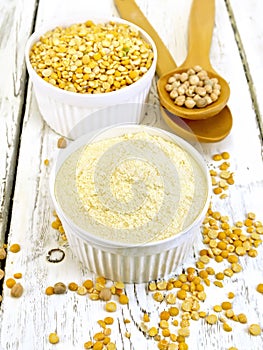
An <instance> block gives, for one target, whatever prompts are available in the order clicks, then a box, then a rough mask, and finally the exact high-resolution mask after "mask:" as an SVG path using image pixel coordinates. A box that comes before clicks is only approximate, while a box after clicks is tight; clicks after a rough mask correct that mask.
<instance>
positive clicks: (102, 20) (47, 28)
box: [24, 16, 157, 100]
mask: <svg viewBox="0 0 263 350" xmlns="http://www.w3.org/2000/svg"><path fill="white" fill-rule="evenodd" d="M90 19H91V20H92V21H94V22H95V23H107V22H111V21H113V22H116V23H123V24H127V25H129V26H130V27H133V28H135V29H136V30H138V31H139V32H140V33H141V35H142V37H143V38H144V39H146V41H147V42H148V43H149V44H150V45H151V47H152V50H153V61H152V64H151V67H150V68H149V69H148V71H147V72H146V73H145V74H144V75H143V76H142V77H141V78H140V79H138V80H137V81H136V82H134V83H132V84H130V85H128V86H125V87H124V88H121V89H118V90H115V91H110V92H105V93H104V92H101V93H98V94H89V93H78V92H73V91H67V90H64V89H61V88H59V87H57V86H53V85H52V84H50V83H48V82H47V81H45V80H44V79H43V78H41V77H40V76H39V75H38V74H37V72H36V71H35V70H34V69H33V67H32V65H31V62H30V59H29V52H30V49H31V47H32V46H33V44H34V43H35V42H37V41H38V40H39V38H40V37H41V36H42V35H43V34H45V33H46V32H47V31H50V30H52V29H55V28H56V27H59V26H64V27H66V26H70V25H72V24H75V23H84V20H83V21H81V20H78V19H76V20H72V17H71V18H70V19H69V18H64V19H61V21H59V23H57V24H56V25H51V24H47V23H46V24H44V25H42V26H41V27H40V28H39V29H37V30H36V31H35V32H33V33H32V34H31V35H30V36H29V38H28V39H27V42H26V46H25V52H24V56H25V62H26V67H27V70H28V73H29V76H30V78H31V79H32V80H33V83H34V80H35V81H36V82H37V83H38V84H41V85H42V87H45V88H46V89H49V90H50V92H53V93H55V94H56V95H62V96H63V97H69V98H72V97H73V98H78V99H79V100H87V99H92V100H95V99H98V100H99V99H101V98H102V97H104V98H105V96H107V97H109V98H113V97H119V95H122V94H128V92H129V91H133V89H135V88H139V87H140V85H143V83H144V82H145V81H147V80H148V79H149V75H150V74H151V73H152V74H153V75H154V73H155V70H156V65H157V47H156V45H155V42H154V40H153V39H152V38H151V36H150V35H149V34H148V33H147V32H146V31H145V30H143V29H142V28H141V27H139V26H137V25H136V24H134V23H132V22H129V21H127V20H125V19H122V18H120V17H116V16H110V17H108V18H105V17H97V16H96V17H93V16H90Z"/></svg>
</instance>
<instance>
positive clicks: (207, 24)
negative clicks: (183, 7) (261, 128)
mask: <svg viewBox="0 0 263 350" xmlns="http://www.w3.org/2000/svg"><path fill="white" fill-rule="evenodd" d="M214 21H215V1H214V0H193V2H192V7H191V11H190V17H189V25H188V54H187V57H186V59H185V61H184V62H183V64H182V65H181V66H180V67H178V68H176V69H174V70H170V71H169V72H166V73H165V74H162V75H161V77H160V79H159V81H158V83H157V88H158V93H159V97H160V102H161V104H162V105H163V106H164V107H165V108H166V109H167V110H168V111H169V112H171V113H172V114H174V115H177V116H179V117H181V118H187V119H191V120H199V119H206V118H211V117H213V116H214V115H216V114H218V113H219V112H220V111H221V110H222V109H223V108H224V107H225V105H226V104H227V101H228V99H229V95H230V88H229V85H228V83H227V82H226V81H225V79H223V78H222V77H221V76H220V75H219V74H217V73H216V71H215V70H214V69H213V67H212V65H211V63H210V60H209V52H210V47H211V42H212V34H213V28H214ZM195 65H199V66H201V67H202V68H203V69H204V70H205V71H206V72H207V73H208V76H209V78H217V79H218V82H219V84H220V85H221V94H220V95H219V98H218V100H217V101H215V102H212V103H211V104H209V105H207V106H206V107H203V108H197V107H194V108H191V109H190V108H187V107H180V106H177V105H176V104H175V103H174V101H173V100H172V99H171V97H170V96H169V93H168V92H167V91H166V89H165V86H166V84H167V80H168V78H169V77H171V76H172V75H174V74H176V73H183V72H186V71H187V70H188V69H189V68H193V67H194V66H195Z"/></svg>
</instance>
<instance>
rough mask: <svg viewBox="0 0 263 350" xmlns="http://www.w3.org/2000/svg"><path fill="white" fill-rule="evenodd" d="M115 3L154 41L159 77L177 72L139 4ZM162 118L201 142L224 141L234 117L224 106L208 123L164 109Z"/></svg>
mask: <svg viewBox="0 0 263 350" xmlns="http://www.w3.org/2000/svg"><path fill="white" fill-rule="evenodd" d="M198 1H199V0H198ZM201 1H202V0H201ZM205 1H207V0H205ZM114 2H115V5H116V7H117V9H118V12H119V14H120V16H121V17H122V18H124V19H126V20H127V21H130V22H132V23H134V24H136V25H138V26H139V27H141V28H142V29H144V30H145V31H146V32H147V33H148V34H149V35H150V36H151V37H152V39H153V40H154V42H155V44H156V47H157V54H158V57H157V67H156V72H157V74H158V76H159V77H160V76H162V75H163V74H165V72H167V71H172V70H174V69H176V63H175V62H174V59H173V57H172V56H171V54H170V52H169V50H168V49H167V47H166V46H165V45H164V43H163V41H162V40H161V38H160V37H159V35H158V34H157V32H156V31H155V29H154V28H153V27H152V26H151V24H150V23H149V22H148V20H147V18H146V17H145V16H144V15H143V13H142V12H141V10H140V8H139V7H138V6H137V5H136V2H135V1H134V0H114ZM162 115H163V119H164V121H165V122H166V124H167V125H168V126H169V127H170V128H171V129H172V130H173V131H174V132H175V133H176V134H178V135H180V136H182V137H184V138H187V139H189V138H191V137H192V136H193V134H194V135H195V137H196V138H197V139H198V140H199V141H200V142H218V141H220V140H222V139H224V138H225V137H226V136H227V135H228V134H229V132H230V131H231V128H232V115H231V112H230V110H229V108H228V107H224V108H223V109H222V110H221V111H220V113H219V114H217V115H215V116H214V117H212V118H209V119H206V120H204V119H202V120H195V121H193V120H188V119H184V120H182V119H180V118H178V117H176V116H175V115H173V113H170V112H168V111H167V110H165V109H162Z"/></svg>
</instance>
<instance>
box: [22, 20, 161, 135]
mask: <svg viewBox="0 0 263 350" xmlns="http://www.w3.org/2000/svg"><path fill="white" fill-rule="evenodd" d="M88 17H89V16H87V15H85V16H84V14H79V15H78V16H76V15H72V16H70V17H68V18H65V19H64V20H63V21H60V22H59V23H55V24H54V23H53V22H52V24H49V25H45V26H43V27H42V28H41V29H39V30H38V31H36V32H34V33H33V34H32V35H31V36H30V37H29V39H28V41H27V44H26V48H25V61H26V66H27V70H28V73H29V77H30V79H31V80H32V82H33V88H34V93H35V96H36V100H37V103H38V107H39V110H40V113H41V115H42V116H43V119H44V120H45V121H46V122H47V124H48V125H49V126H50V127H51V128H52V129H53V130H55V131H56V132H57V133H59V134H61V135H63V136H66V137H68V136H69V135H70V132H71V130H72V129H73V128H74V127H75V126H76V125H77V124H78V123H79V122H80V121H81V120H82V119H83V118H84V117H87V115H89V114H92V113H93V112H95V111H97V110H99V109H101V108H105V107H108V106H114V105H116V104H122V103H134V104H136V105H137V107H138V106H140V105H141V104H143V103H144V102H146V101H147V97H148V93H149V90H150V87H151V84H152V80H153V77H154V74H155V69H156V63H157V49H156V46H155V44H154V41H153V40H152V39H151V38H150V36H149V35H148V34H147V33H146V32H145V31H144V30H143V29H141V28H139V27H138V26H136V25H135V24H133V23H130V22H128V21H126V20H123V19H120V18H117V17H111V18H92V17H91V18H88ZM87 19H90V20H92V21H93V22H94V23H106V22H109V21H114V22H117V23H125V24H128V25H129V26H131V27H132V28H135V29H136V30H138V31H139V32H140V34H141V36H142V38H143V39H144V40H145V41H147V42H148V43H149V44H150V45H151V47H152V49H153V54H154V58H153V62H152V65H151V67H150V68H149V70H148V71H147V72H146V73H145V74H144V75H143V76H142V77H141V78H140V79H139V80H137V81H136V82H135V83H133V84H131V85H129V86H127V87H125V88H122V89H120V90H117V91H112V92H108V93H101V94H79V93H75V92H70V91H65V90H63V89H60V88H57V87H55V86H53V85H52V84H50V83H48V82H46V81H45V80H43V79H42V78H41V77H40V76H39V75H38V74H37V73H36V71H35V70H34V69H33V68H32V66H31V63H30V60H29V52H30V49H31V47H32V46H33V44H34V43H35V42H36V41H38V40H39V38H40V37H41V35H43V34H44V33H46V32H47V31H48V30H51V29H53V28H55V27H56V26H69V25H71V24H73V23H81V22H84V21H86V20H87ZM107 118H108V120H109V122H110V123H111V124H114V123H115V118H114V110H112V113H110V114H108V116H107ZM141 118H142V111H141V110H140V109H135V110H134V113H133V120H131V122H134V123H139V122H140V121H141ZM87 122H88V120H87ZM91 123H92V124H91V125H90V126H91V127H92V129H95V128H96V129H98V128H101V127H102V125H101V124H100V120H99V119H92V121H91Z"/></svg>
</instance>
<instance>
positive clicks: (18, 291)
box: [11, 283, 24, 298]
mask: <svg viewBox="0 0 263 350" xmlns="http://www.w3.org/2000/svg"><path fill="white" fill-rule="evenodd" d="M23 291H24V288H23V286H22V285H21V283H16V284H15V285H13V287H12V288H11V296H12V297H14V298H20V297H21V295H22V294H23Z"/></svg>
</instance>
